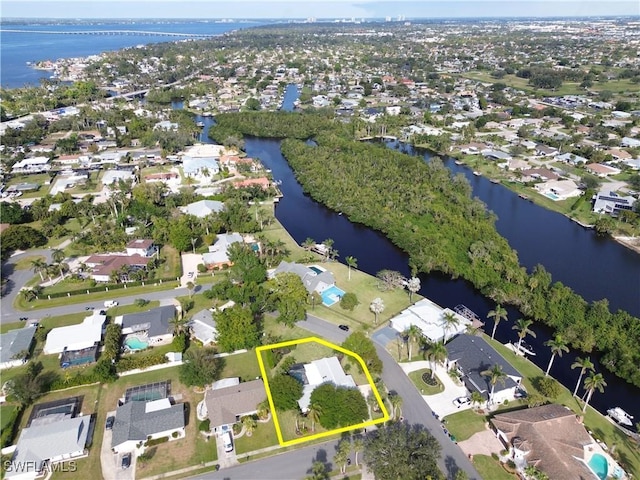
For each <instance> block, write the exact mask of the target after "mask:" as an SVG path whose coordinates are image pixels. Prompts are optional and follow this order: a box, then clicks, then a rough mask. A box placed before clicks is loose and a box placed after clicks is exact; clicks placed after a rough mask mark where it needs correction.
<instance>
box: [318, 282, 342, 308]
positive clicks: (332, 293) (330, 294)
mask: <svg viewBox="0 0 640 480" xmlns="http://www.w3.org/2000/svg"><path fill="white" fill-rule="evenodd" d="M342 295H344V291H343V290H340V289H339V288H338V287H336V286H335V285H333V286H332V287H329V288H327V289H326V290H325V291H324V292H322V303H323V304H324V305H326V306H327V307H330V306H331V305H334V304H336V303H338V302H339V301H340V298H341V297H342Z"/></svg>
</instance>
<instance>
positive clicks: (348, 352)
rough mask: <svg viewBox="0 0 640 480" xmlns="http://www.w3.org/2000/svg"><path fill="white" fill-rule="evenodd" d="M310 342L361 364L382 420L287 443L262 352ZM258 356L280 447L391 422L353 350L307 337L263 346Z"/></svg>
mask: <svg viewBox="0 0 640 480" xmlns="http://www.w3.org/2000/svg"><path fill="white" fill-rule="evenodd" d="M310 342H317V343H319V344H321V345H324V346H326V347H329V348H331V349H333V350H337V351H339V352H342V353H344V354H346V355H350V356H352V357H353V358H355V359H356V360H357V361H358V363H360V366H361V367H362V371H363V372H364V374H365V375H366V377H367V380H368V381H369V385H371V390H372V391H373V394H374V396H375V397H376V400H377V401H378V405H379V406H380V409H381V410H382V414H383V415H382V418H378V419H376V420H368V421H366V422H362V423H358V424H356V425H351V426H349V427H342V428H336V429H333V430H329V431H328V432H322V433H316V434H313V435H308V436H305V437H303V438H296V439H294V440H287V441H285V440H284V439H283V437H282V430H281V429H280V421H279V420H278V415H277V413H276V408H275V405H274V403H273V397H272V396H271V387H269V379H268V376H267V371H266V368H265V366H264V362H263V361H262V352H263V351H266V350H272V349H274V348H282V347H289V346H291V345H298V344H302V343H310ZM256 356H257V357H258V364H259V365H260V373H261V374H262V380H263V381H264V386H265V388H266V390H267V398H268V399H269V406H270V407H271V413H272V415H273V423H274V425H275V426H276V435H277V436H278V442H279V443H280V445H282V446H283V447H288V446H290V445H297V444H298V443H303V442H308V441H309V440H315V439H316V438H323V437H328V436H331V435H335V434H336V433H342V432H349V431H351V430H356V429H358V428H366V427H370V426H372V425H377V424H379V423H384V422H386V421H388V420H389V418H390V417H389V412H387V409H386V408H385V405H384V402H383V401H382V398H381V397H380V393H379V392H378V389H377V388H376V386H375V384H374V383H373V378H372V377H371V374H370V373H369V369H368V368H367V366H366V364H365V363H364V360H362V357H360V355H358V354H357V353H355V352H352V351H351V350H347V349H345V348H342V347H340V346H338V345H335V344H333V343H331V342H328V341H326V340H323V339H321V338H318V337H307V338H300V339H297V340H289V341H287V342H280V343H274V344H271V345H263V346H262V347H258V348H256Z"/></svg>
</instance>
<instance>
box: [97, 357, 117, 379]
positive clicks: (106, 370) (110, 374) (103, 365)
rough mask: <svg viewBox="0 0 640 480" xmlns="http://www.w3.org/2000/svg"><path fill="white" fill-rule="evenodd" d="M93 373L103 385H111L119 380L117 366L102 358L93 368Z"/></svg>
mask: <svg viewBox="0 0 640 480" xmlns="http://www.w3.org/2000/svg"><path fill="white" fill-rule="evenodd" d="M93 373H94V374H95V376H96V378H97V379H98V381H99V382H101V383H110V382H114V381H115V380H117V379H118V374H117V373H116V366H115V365H114V364H113V362H112V361H111V360H110V359H108V358H101V359H100V360H98V362H97V363H96V364H95V366H94V367H93Z"/></svg>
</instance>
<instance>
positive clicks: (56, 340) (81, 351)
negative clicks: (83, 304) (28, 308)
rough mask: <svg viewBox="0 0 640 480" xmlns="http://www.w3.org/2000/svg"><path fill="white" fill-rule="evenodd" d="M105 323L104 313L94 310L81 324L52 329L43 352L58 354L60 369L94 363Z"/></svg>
mask: <svg viewBox="0 0 640 480" xmlns="http://www.w3.org/2000/svg"><path fill="white" fill-rule="evenodd" d="M106 322H107V316H106V315H105V314H104V312H101V311H97V310H96V311H94V312H93V314H92V315H90V316H88V317H86V318H85V319H84V320H83V321H82V323H78V324H75V325H67V326H66V327H57V328H53V329H51V331H50V332H49V333H48V334H47V341H46V342H45V345H44V349H43V352H44V354H45V355H52V354H56V353H58V354H60V366H61V367H62V368H66V367H72V366H75V365H83V364H86V363H92V362H95V360H96V356H97V354H98V348H99V345H100V342H101V341H102V337H103V335H104V332H105V329H106V325H105V324H106Z"/></svg>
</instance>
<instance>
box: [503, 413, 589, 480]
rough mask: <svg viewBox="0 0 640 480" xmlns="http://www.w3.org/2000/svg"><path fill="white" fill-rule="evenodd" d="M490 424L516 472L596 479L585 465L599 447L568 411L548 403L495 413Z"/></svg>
mask: <svg viewBox="0 0 640 480" xmlns="http://www.w3.org/2000/svg"><path fill="white" fill-rule="evenodd" d="M491 424H492V426H493V429H494V431H495V433H496V436H497V437H498V438H499V439H500V440H501V441H502V443H503V444H504V446H505V448H506V449H508V451H509V457H510V458H511V459H512V460H513V462H514V463H515V464H516V467H517V468H518V469H519V470H521V471H523V470H524V469H525V468H526V467H527V466H528V465H531V466H534V467H535V468H536V469H537V470H538V471H540V472H542V473H544V474H546V476H547V477H548V478H561V479H563V480H585V479H592V478H596V477H595V476H594V474H593V473H592V472H591V470H590V469H589V467H588V466H587V463H586V462H587V461H588V460H590V459H591V456H592V455H593V452H597V451H600V450H601V448H600V447H599V446H598V445H597V443H596V442H595V440H594V439H593V438H592V437H591V435H589V433H588V432H587V431H586V429H585V428H584V425H582V423H581V422H580V421H579V420H578V418H577V416H576V414H575V413H574V412H573V411H572V410H571V409H569V408H567V407H564V406H562V405H557V404H553V403H552V404H549V405H543V406H541V407H534V408H525V409H521V410H515V411H511V412H506V413H498V414H497V415H495V416H494V417H493V418H492V419H491Z"/></svg>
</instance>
